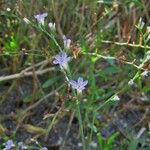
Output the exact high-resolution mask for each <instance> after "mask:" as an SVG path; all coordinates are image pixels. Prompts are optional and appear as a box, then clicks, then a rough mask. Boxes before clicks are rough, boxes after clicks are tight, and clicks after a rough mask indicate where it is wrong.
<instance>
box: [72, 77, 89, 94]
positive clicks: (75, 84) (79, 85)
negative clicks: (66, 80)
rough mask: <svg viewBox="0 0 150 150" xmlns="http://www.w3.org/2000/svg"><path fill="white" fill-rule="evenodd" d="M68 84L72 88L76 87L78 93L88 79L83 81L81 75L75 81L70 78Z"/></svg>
mask: <svg viewBox="0 0 150 150" xmlns="http://www.w3.org/2000/svg"><path fill="white" fill-rule="evenodd" d="M70 84H71V86H72V88H73V89H76V90H77V92H78V93H82V91H83V90H84V89H85V86H86V85H87V84H88V81H87V80H85V81H83V78H82V77H79V78H78V80H77V81H74V80H71V81H70Z"/></svg>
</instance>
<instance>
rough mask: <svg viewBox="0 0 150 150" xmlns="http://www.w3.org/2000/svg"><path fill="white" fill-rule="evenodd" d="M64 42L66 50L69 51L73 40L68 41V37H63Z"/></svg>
mask: <svg viewBox="0 0 150 150" xmlns="http://www.w3.org/2000/svg"><path fill="white" fill-rule="evenodd" d="M63 42H64V48H67V49H69V48H70V44H71V40H70V39H67V38H66V36H65V35H64V36H63Z"/></svg>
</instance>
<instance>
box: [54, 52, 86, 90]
mask: <svg viewBox="0 0 150 150" xmlns="http://www.w3.org/2000/svg"><path fill="white" fill-rule="evenodd" d="M54 58H55V59H54V60H53V64H59V66H60V68H61V69H65V70H67V69H68V61H70V59H71V58H70V57H68V56H67V54H66V53H65V52H60V53H59V54H57V55H56V56H55V57H54ZM87 83H88V81H87V80H86V81H83V78H82V77H79V78H78V80H77V81H75V80H70V81H69V84H70V85H71V86H72V88H73V89H76V90H77V93H82V91H83V90H84V89H85V86H86V85H87Z"/></svg>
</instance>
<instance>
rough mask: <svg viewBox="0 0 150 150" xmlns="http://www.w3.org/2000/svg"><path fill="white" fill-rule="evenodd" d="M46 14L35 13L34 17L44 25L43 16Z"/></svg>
mask: <svg viewBox="0 0 150 150" xmlns="http://www.w3.org/2000/svg"><path fill="white" fill-rule="evenodd" d="M47 15H48V13H43V14H37V15H34V18H36V19H37V21H38V22H39V23H40V24H42V25H44V19H45V17H47Z"/></svg>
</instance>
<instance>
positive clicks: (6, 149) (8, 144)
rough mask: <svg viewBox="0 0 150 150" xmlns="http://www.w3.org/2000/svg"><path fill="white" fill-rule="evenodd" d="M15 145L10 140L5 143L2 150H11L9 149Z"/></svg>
mask: <svg viewBox="0 0 150 150" xmlns="http://www.w3.org/2000/svg"><path fill="white" fill-rule="evenodd" d="M14 146H15V145H14V143H13V141H12V140H8V141H7V142H6V143H5V148H4V149H3V150H11V148H13V147H14Z"/></svg>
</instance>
